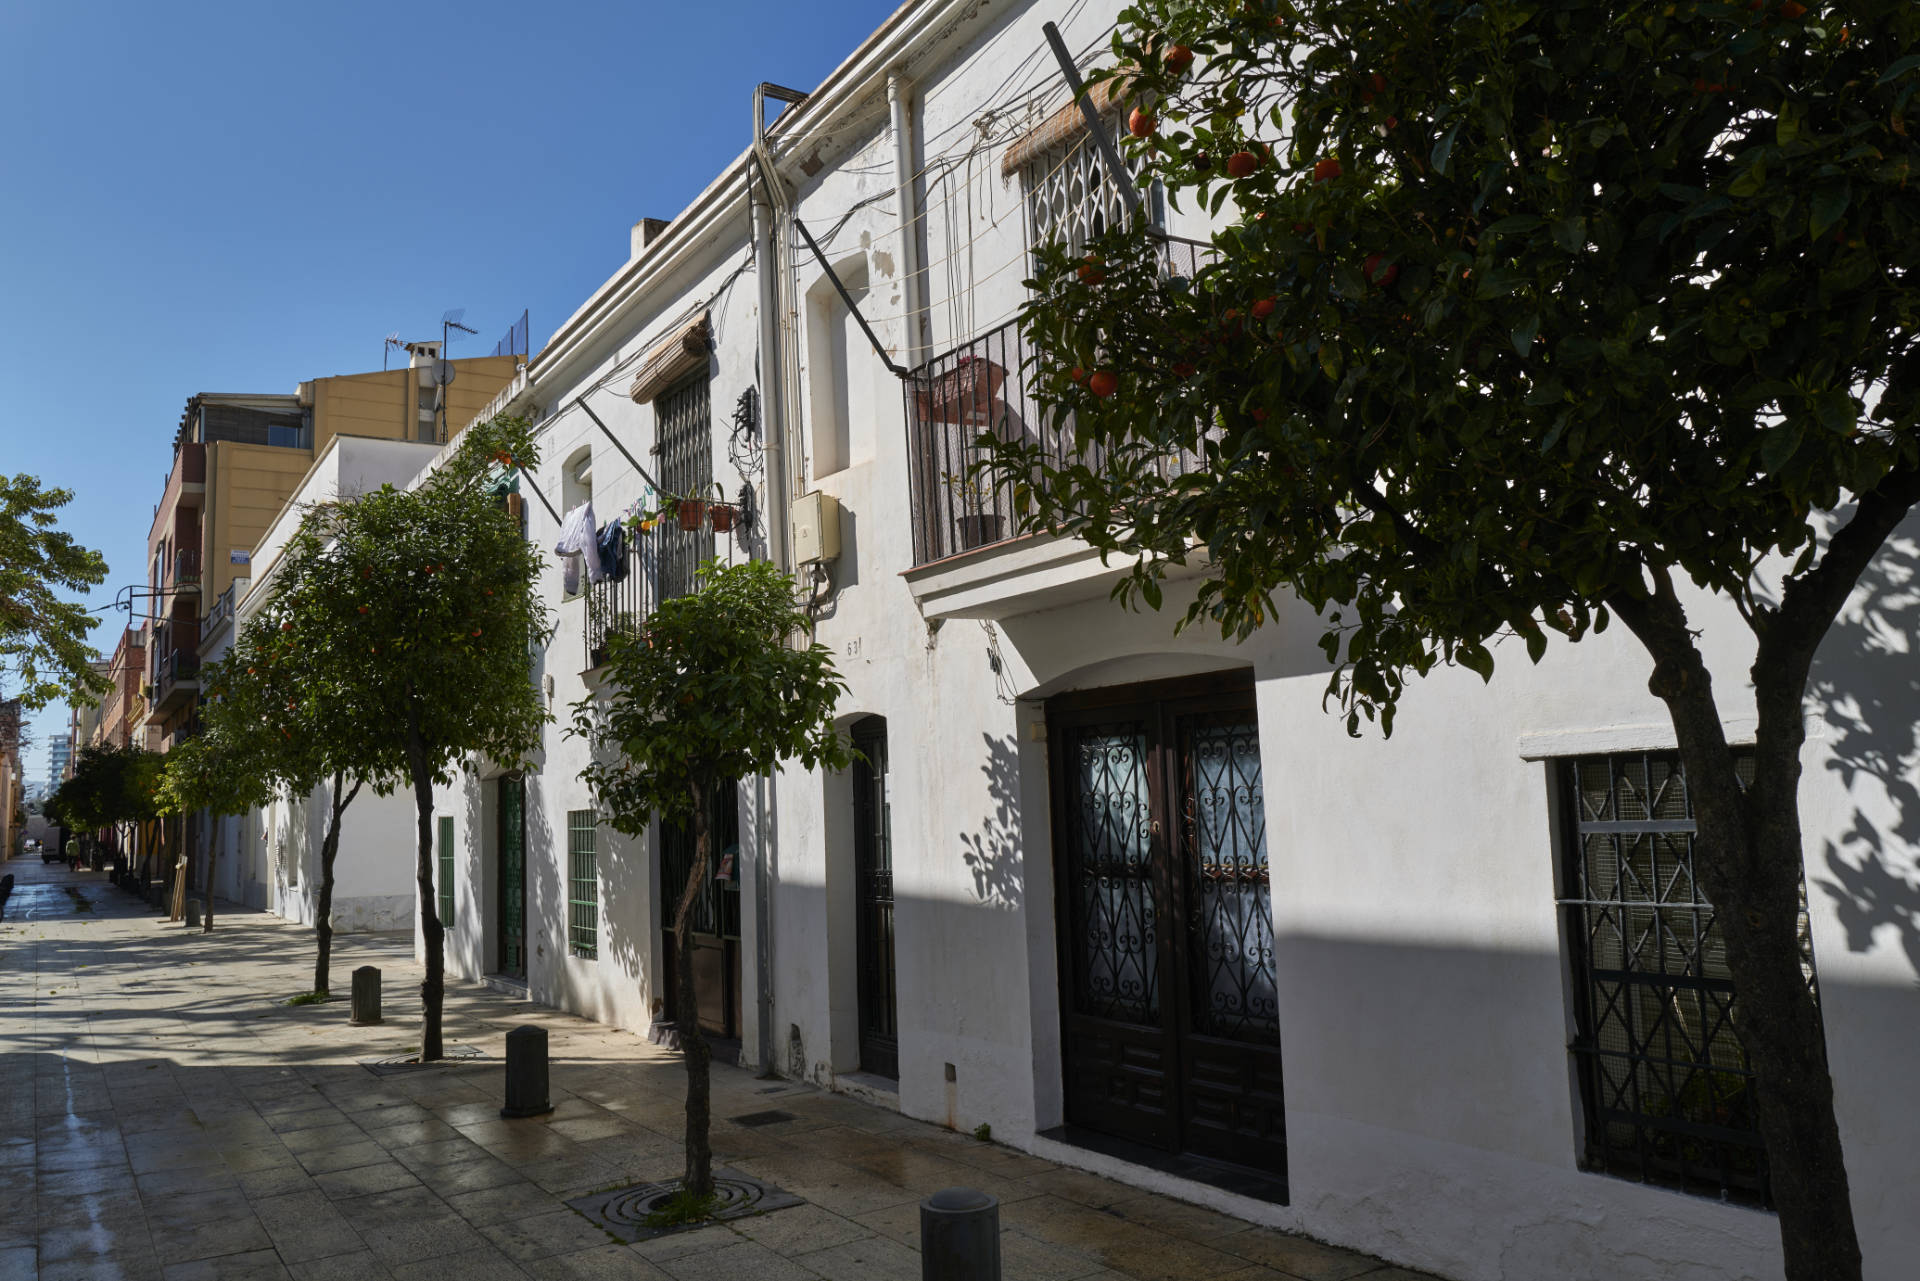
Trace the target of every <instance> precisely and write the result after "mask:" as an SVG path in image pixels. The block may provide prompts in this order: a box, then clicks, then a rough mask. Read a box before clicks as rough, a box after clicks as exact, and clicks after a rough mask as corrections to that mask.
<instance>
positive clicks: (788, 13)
mask: <svg viewBox="0 0 1920 1281" xmlns="http://www.w3.org/2000/svg"><path fill="white" fill-rule="evenodd" d="M894 7H895V3H894V0H809V2H807V3H792V2H790V0H789V2H788V3H775V2H772V0H722V2H720V3H706V4H659V3H640V4H626V5H619V4H567V3H560V4H542V5H526V4H518V5H504V4H494V3H488V4H465V5H432V6H409V5H397V4H386V5H377V6H376V5H366V4H355V3H339V2H338V0H334V2H330V3H326V4H311V5H297V6H295V5H237V4H235V5H214V4H204V3H201V4H196V3H188V4H184V5H154V4H147V3H142V4H111V5H102V4H88V3H73V2H70V0H62V2H60V3H54V2H53V0H20V2H19V3H14V4H6V5H0V122H4V123H0V130H4V138H5V142H4V158H3V159H0V245H4V246H5V248H4V250H0V374H4V385H5V386H6V387H7V388H8V389H9V392H10V393H11V396H12V399H11V401H10V403H9V404H8V406H7V408H6V412H5V414H4V416H0V470H4V471H6V472H8V473H13V472H20V471H25V472H30V473H34V474H37V475H39V476H40V477H41V478H42V479H43V480H45V481H46V482H47V483H49V484H57V485H62V486H65V487H68V488H70V489H72V490H74V491H75V498H74V501H73V503H72V505H71V506H69V507H68V508H67V509H66V510H65V513H64V519H63V522H62V523H63V525H64V526H65V527H67V528H68V529H70V530H72V531H73V532H74V533H75V535H76V536H77V537H79V538H80V539H81V540H82V541H83V542H85V543H86V544H87V545H89V546H92V547H96V548H98V549H100V550H101V551H102V552H103V553H105V555H106V557H107V560H108V563H109V565H110V566H111V568H112V573H111V575H110V577H109V580H108V583H107V585H106V586H105V587H104V588H102V590H101V591H100V592H98V593H97V594H96V597H95V599H96V603H97V604H99V605H102V606H104V605H105V604H106V603H107V602H109V601H110V600H111V599H112V597H113V592H114V589H116V588H118V587H119V586H121V585H124V584H127V583H131V582H133V581H135V580H137V579H138V578H140V577H141V572H142V570H141V567H142V563H143V561H144V559H145V554H146V534H147V529H148V526H149V525H150V523H151V520H152V513H153V505H154V503H155V502H157V501H158V500H159V497H160V490H161V486H162V484H163V482H164V480H165V476H166V472H167V468H168V466H169V464H170V462H171V457H172V455H171V449H170V443H171V440H172V435H173V432H174V430H175V428H176V426H177V425H178V422H179V418H180V411H181V408H182V406H183V405H184V404H185V403H186V400H187V398H188V397H189V396H192V395H193V394H195V393H196V392H201V391H270V392H291V391H292V390H293V388H294V384H295V383H297V382H299V381H300V380H301V379H305V378H313V377H316V376H324V375H328V374H339V373H353V372H358V371H362V370H366V369H378V368H379V367H380V358H381V339H382V337H383V336H384V335H386V334H387V333H388V332H389V331H392V330H396V329H397V330H399V331H400V333H401V334H402V336H403V337H407V338H413V337H428V336H436V335H437V334H438V332H439V328H438V326H439V319H440V316H441V313H442V312H444V311H446V310H447V309H448V308H452V307H464V308H465V309H466V312H467V316H466V319H467V323H468V324H470V325H472V326H474V327H475V328H477V329H478V330H479V331H480V336H479V337H478V338H472V339H467V340H466V342H465V345H464V346H462V345H460V344H456V345H455V347H454V349H453V354H455V355H467V354H473V355H478V354H484V353H485V352H487V351H489V350H491V348H492V346H493V344H494V342H495V341H496V340H497V339H498V338H499V337H500V336H501V335H502V334H504V333H505V332H506V329H507V327H508V325H510V324H511V323H512V322H513V321H514V320H515V319H516V318H518V316H519V315H520V312H521V309H522V308H525V309H527V310H528V311H530V312H531V315H532V329H533V342H534V345H535V347H536V348H537V347H538V346H539V344H540V342H541V341H542V340H543V339H544V338H545V337H546V336H547V335H548V334H550V333H552V331H553V330H554V329H555V328H556V327H557V326H558V325H559V324H560V322H561V321H562V320H564V319H565V318H566V317H567V315H568V314H570V313H571V312H572V311H573V309H574V307H576V306H577V305H578V304H579V303H580V302H581V301H583V300H584V299H585V298H586V296H587V295H588V294H589V293H590V292H591V291H592V290H593V289H594V288H595V287H596V286H597V285H599V284H600V283H601V282H602V281H603V280H605V279H606V277H607V276H608V275H610V274H611V273H612V272H613V270H614V269H615V268H617V267H618V266H619V265H620V264H621V263H622V262H624V261H625V259H626V253H627V231H628V228H629V227H630V226H631V225H632V224H633V223H634V222H635V221H636V220H637V219H639V218H640V217H642V216H653V217H662V218H665V217H671V216H673V215H674V214H675V213H677V212H678V211H679V210H680V209H681V208H682V207H683V206H684V205H685V204H686V203H687V201H689V200H690V199H691V198H692V197H693V196H694V195H695V194H697V193H698V192H699V191H700V189H701V188H703V187H704V186H705V185H706V184H707V182H708V181H709V180H710V179H711V178H712V177H713V175H714V174H715V173H716V172H717V171H718V170H719V168H720V167H721V166H722V165H723V164H725V163H726V161H728V160H730V159H731V158H732V157H733V156H734V155H735V154H736V153H737V152H738V151H739V150H740V149H741V148H742V147H743V146H744V145H745V144H746V142H747V131H748V127H749V122H750V119H751V113H750V95H751V93H752V89H753V86H754V85H755V84H756V83H758V82H759V81H761V80H771V81H775V82H777V83H781V84H787V85H792V86H793V87H795V88H799V89H812V88H813V87H814V86H816V85H817V84H818V83H819V82H820V81H821V80H822V79H823V78H824V77H825V76H826V74H827V73H828V72H829V71H831V70H832V69H833V68H834V67H835V66H836V65H838V64H839V62H840V61H841V60H842V59H843V58H845V57H846V56H847V55H848V54H849V53H851V52H852V51H853V50H854V48H856V47H857V46H858V45H859V43H860V42H861V41H862V40H864V39H865V38H866V37H867V36H868V35H869V34H871V33H872V31H873V30H874V29H875V28H876V27H878V26H879V25H880V24H881V23H882V22H883V21H884V20H885V19H886V17H887V15H888V14H889V13H890V12H891V11H892V10H893V8H894ZM124 621H125V616H124V615H112V614H109V616H108V618H107V620H106V621H105V622H104V623H103V624H102V625H101V627H100V628H99V630H98V631H97V632H96V633H95V643H96V644H97V645H100V646H101V647H102V648H103V649H104V650H110V649H111V648H112V644H113V638H114V637H115V636H116V635H117V633H118V628H119V627H120V626H121V625H123V624H124ZM65 715H66V714H65V710H64V709H49V710H48V711H46V712H43V713H41V714H40V715H39V716H38V717H36V718H35V721H34V737H35V740H36V741H35V744H34V746H33V748H32V749H31V751H30V753H29V755H28V757H27V770H26V772H27V777H28V779H29V780H30V781H31V780H39V779H42V778H44V777H46V771H47V766H46V752H47V741H48V739H49V737H50V736H51V735H52V734H53V733H54V732H55V730H56V729H57V727H59V726H61V725H63V724H64V723H65Z"/></svg>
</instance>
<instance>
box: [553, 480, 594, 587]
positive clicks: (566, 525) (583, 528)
mask: <svg viewBox="0 0 1920 1281" xmlns="http://www.w3.org/2000/svg"><path fill="white" fill-rule="evenodd" d="M598 540H599V532H598V531H597V530H596V529H595V528H594V523H593V500H592V499H588V500H587V501H586V502H584V503H581V504H580V505H579V506H578V507H576V508H574V509H573V510H572V511H570V512H568V513H567V514H566V518H565V519H563V520H562V521H561V522H560V541H559V542H557V543H555V544H554V545H553V550H554V551H556V552H558V553H559V554H560V555H562V556H564V557H566V558H567V568H566V581H565V582H564V583H563V584H562V587H563V588H564V589H565V591H566V594H567V595H569V596H572V595H573V594H574V593H576V592H578V591H579V590H580V565H581V562H582V561H584V562H585V563H586V567H587V581H588V582H590V583H597V582H599V581H600V580H601V579H603V578H605V577H606V576H607V575H606V571H605V570H604V569H602V568H601V567H600V544H599V541H598Z"/></svg>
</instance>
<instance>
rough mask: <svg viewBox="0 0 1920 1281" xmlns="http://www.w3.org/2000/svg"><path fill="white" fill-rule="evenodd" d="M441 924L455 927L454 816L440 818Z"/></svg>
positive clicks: (445, 927) (445, 926)
mask: <svg viewBox="0 0 1920 1281" xmlns="http://www.w3.org/2000/svg"><path fill="white" fill-rule="evenodd" d="M439 910H440V926H441V928H442V929H448V930H450V929H452V928H453V818H452V816H450V815H442V816H441V818H440V909H439Z"/></svg>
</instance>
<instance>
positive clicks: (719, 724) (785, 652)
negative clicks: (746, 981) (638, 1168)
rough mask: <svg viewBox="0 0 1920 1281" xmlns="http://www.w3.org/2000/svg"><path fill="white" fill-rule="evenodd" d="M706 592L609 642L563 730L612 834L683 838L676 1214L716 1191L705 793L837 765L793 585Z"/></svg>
mask: <svg viewBox="0 0 1920 1281" xmlns="http://www.w3.org/2000/svg"><path fill="white" fill-rule="evenodd" d="M701 579H702V583H703V586H702V587H701V588H700V590H698V591H697V592H695V593H693V594H692V595H690V596H679V597H674V598H671V599H669V600H664V601H662V602H661V603H660V604H659V606H658V607H657V608H656V609H655V611H654V612H653V614H652V615H651V616H649V617H648V618H647V619H645V620H644V625H643V626H642V627H640V628H637V629H635V628H618V629H615V630H614V631H613V632H612V633H610V635H609V637H608V643H607V661H606V666H605V672H604V678H603V682H602V687H601V692H598V693H594V694H589V695H588V696H587V697H586V698H584V699H582V700H581V701H580V702H578V703H576V704H574V707H573V729H572V732H573V733H574V734H576V735H579V736H581V737H583V738H585V739H587V740H588V741H589V742H591V743H592V745H593V747H594V749H595V757H596V759H595V761H594V763H593V764H591V765H589V766H588V767H587V768H586V769H585V770H583V771H582V772H581V777H582V778H584V779H586V781H587V784H588V785H589V786H590V787H591V788H592V789H593V794H594V799H595V800H596V802H597V803H598V804H599V806H600V808H601V811H602V812H603V813H604V814H605V815H606V816H607V821H608V822H609V823H611V824H612V825H613V827H614V829H615V830H616V831H619V832H623V833H625V834H626V835H628V836H634V837H644V836H645V835H646V832H647V825H648V824H649V823H650V822H651V821H652V820H653V819H655V818H659V819H661V820H663V821H666V822H676V823H682V824H686V825H688V826H690V827H691V828H692V830H693V838H694V852H693V866H692V867H691V868H690V869H689V870H688V872H687V882H686V884H685V885H684V886H679V887H674V889H675V891H676V892H677V893H678V895H679V905H678V907H677V908H676V909H675V910H674V918H673V929H674V937H675V940H676V947H677V948H678V953H679V963H678V965H676V966H675V971H676V975H677V978H678V987H679V991H678V992H676V993H675V1006H676V1008H675V1020H676V1022H677V1024H678V1030H679V1033H680V1044H681V1048H682V1050H683V1052H684V1053H685V1055H686V1068H687V1139H686V1170H685V1175H684V1177H683V1179H682V1182H681V1190H682V1193H683V1194H684V1196H685V1197H686V1198H688V1200H687V1201H685V1202H683V1204H684V1205H685V1206H686V1207H687V1211H686V1212H687V1213H690V1214H697V1213H699V1212H700V1208H701V1207H703V1206H704V1205H705V1204H707V1203H708V1202H709V1201H710V1199H711V1197H712V1195H713V1152H712V1148H711V1146H710V1144H709V1141H708V1129H709V1122H710V1116H709V1100H708V1093H709V1089H708V1063H709V1060H710V1058H711V1052H710V1050H709V1049H708V1047H707V1042H706V1038H705V1037H704V1036H702V1035H701V1033H700V1022H699V1019H698V1017H697V1016H696V1014H695V1010H694V998H693V921H692V915H693V908H694V904H695V902H696V901H697V899H698V897H699V894H700V889H701V886H702V885H703V884H704V883H705V882H706V879H707V875H708V869H709V868H710V867H712V866H713V862H712V859H713V850H712V831H711V826H712V823H711V816H712V806H713V801H714V796H715V794H716V792H717V791H718V789H720V788H721V787H722V786H723V785H724V784H726V783H727V782H729V781H731V780H734V779H740V778H745V777H747V776H749V775H752V774H766V773H770V772H772V771H773V770H774V769H775V768H777V767H778V766H780V765H781V764H783V763H784V762H787V761H798V762H800V764H801V765H802V766H804V767H805V768H807V769H816V768H825V769H845V768H846V767H847V765H848V763H849V761H850V759H851V758H850V756H849V753H848V749H847V745H846V741H845V740H844V739H843V738H842V737H841V736H840V734H839V733H838V732H837V731H836V730H835V729H834V726H833V709H834V705H835V704H836V703H837V702H838V701H839V697H840V695H841V694H842V693H843V692H845V690H846V685H845V683H844V682H842V681H841V679H840V676H839V674H838V673H837V672H836V671H835V670H834V666H833V657H832V654H831V653H830V652H829V651H828V649H827V648H826V647H825V646H824V645H820V644H817V643H809V644H805V645H794V644H790V643H789V638H790V637H793V636H797V635H804V634H805V633H806V630H807V626H808V619H807V616H806V614H805V613H804V612H803V611H802V610H801V609H800V608H799V606H798V605H797V604H796V603H795V591H794V584H793V580H792V579H791V578H790V577H788V576H787V575H785V574H783V573H781V572H780V571H779V570H777V569H775V568H774V567H773V566H772V565H771V564H768V563H767V562H766V561H749V562H747V563H746V564H743V565H734V566H723V565H721V564H720V563H719V562H718V561H709V562H708V563H707V564H705V565H704V566H702V567H701Z"/></svg>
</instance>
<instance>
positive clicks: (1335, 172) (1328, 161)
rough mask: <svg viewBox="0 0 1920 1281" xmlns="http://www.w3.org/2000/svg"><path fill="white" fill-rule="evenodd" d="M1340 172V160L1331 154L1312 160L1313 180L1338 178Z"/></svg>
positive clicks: (1322, 180)
mask: <svg viewBox="0 0 1920 1281" xmlns="http://www.w3.org/2000/svg"><path fill="white" fill-rule="evenodd" d="M1341 172H1342V171H1341V168H1340V162H1339V161H1338V160H1336V159H1334V158H1333V157H1332V156H1327V157H1324V158H1323V159H1320V160H1316V161H1314V162H1313V180H1314V181H1315V182H1327V181H1329V180H1330V179H1333V178H1338V177H1339V176H1340V174H1341Z"/></svg>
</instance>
